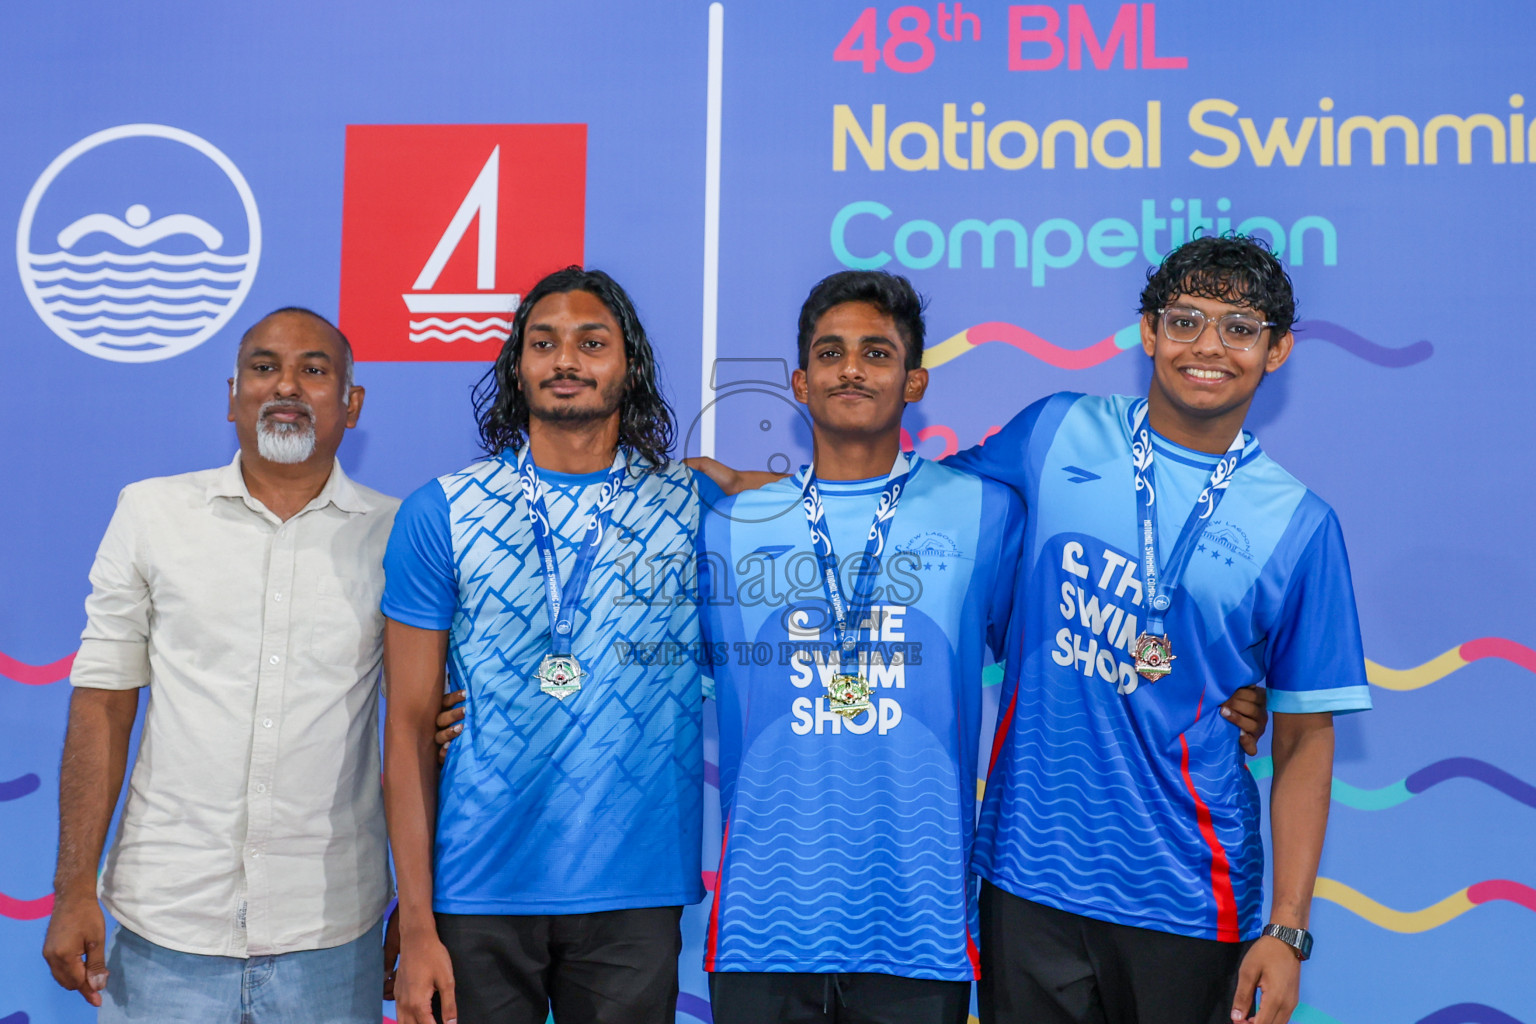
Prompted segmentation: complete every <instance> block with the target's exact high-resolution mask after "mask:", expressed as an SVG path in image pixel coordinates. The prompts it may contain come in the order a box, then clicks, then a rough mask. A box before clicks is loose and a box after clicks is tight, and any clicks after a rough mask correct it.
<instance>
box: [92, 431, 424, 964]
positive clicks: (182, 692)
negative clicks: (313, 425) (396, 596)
mask: <svg viewBox="0 0 1536 1024" xmlns="http://www.w3.org/2000/svg"><path fill="white" fill-rule="evenodd" d="M398 505H399V502H398V501H396V500H395V499H394V498H390V497H387V496H386V495H383V494H380V493H378V492H377V491H373V490H370V489H369V488H366V487H363V486H360V485H359V484H356V483H354V482H353V481H352V480H350V479H348V477H347V475H346V474H345V473H343V472H342V469H341V465H340V464H339V463H338V464H337V465H336V466H335V467H334V468H333V469H332V471H331V476H330V478H329V479H328V480H327V481H326V484H325V487H324V489H323V490H321V492H320V494H319V495H318V496H317V497H316V498H315V499H314V500H313V501H311V502H310V503H309V504H308V505H306V506H305V507H304V509H303V510H302V511H301V512H299V513H298V514H297V515H295V516H294V517H293V518H292V519H289V520H288V521H287V522H283V521H281V520H279V519H278V518H277V517H276V516H275V515H273V514H272V513H271V512H270V511H268V510H267V508H266V507H265V506H264V505H262V504H261V503H260V502H259V501H257V500H256V499H254V498H252V497H251V494H250V491H249V490H247V489H246V486H245V479H244V477H243V475H242V474H241V471H240V457H239V455H236V456H235V460H234V462H232V463H231V464H230V465H228V466H225V467H223V468H221V469H211V470H205V471H203V472H199V473H186V474H183V475H181V476H172V477H161V478H159V479H154V480H145V481H142V482H140V483H136V484H131V485H130V486H128V487H126V488H124V489H123V492H122V494H121V495H120V496H119V498H118V504H117V511H116V513H115V514H114V515H113V516H112V522H111V525H109V526H108V527H107V533H106V536H105V537H104V538H103V540H102V542H101V548H100V550H99V551H98V552H97V553H96V562H95V564H94V565H93V566H92V568H91V596H90V597H89V598H88V599H87V601H86V614H87V620H88V622H87V625H86V628H85V633H84V636H83V638H82V639H81V643H80V653H79V654H78V655H77V656H76V658H75V663H74V668H73V670H72V671H71V673H70V682H71V683H73V684H74V685H75V686H87V687H98V688H102V689H109V690H126V689H132V688H135V687H140V686H148V687H149V688H150V697H149V708H148V711H147V712H146V715H145V720H144V731H143V736H142V738H141V740H140V744H139V754H138V760H137V762H136V763H135V764H134V768H133V776H132V780H131V781H130V783H129V789H128V802H127V805H126V807H125V809H124V811H123V818H122V822H121V824H120V825H119V827H118V832H117V839H116V841H115V843H114V844H113V846H112V850H111V852H110V853H109V854H108V857H107V866H106V871H105V872H104V873H103V875H102V878H101V887H100V888H101V897H102V901H103V902H104V903H105V904H106V906H107V909H108V910H110V911H111V912H112V914H113V915H114V916H116V917H117V919H118V920H119V921H121V922H122V923H123V925H125V926H126V927H127V928H129V929H130V930H131V931H133V932H136V933H137V934H139V935H142V936H143V937H144V938H147V939H149V940H150V941H151V942H155V943H159V944H160V945H162V946H168V947H170V948H172V949H178V950H182V951H184V952H188V953H203V954H214V955H219V956H237V957H244V956H261V955H267V954H274V953H285V952H290V951H294V950H303V949H323V948H326V947H329V946H337V945H341V944H342V943H346V942H350V941H351V940H353V939H355V938H357V937H358V936H359V935H361V934H363V932H365V931H367V930H368V928H370V927H371V926H372V925H373V924H374V922H376V921H378V920H379V918H380V916H381V915H382V914H383V911H384V908H385V905H386V904H387V902H388V900H389V895H390V883H389V874H388V866H387V860H386V856H387V854H386V840H385V831H384V809H383V797H382V793H381V791H380V786H379V745H378V729H379V727H378V698H379V689H378V685H379V674H380V665H381V662H382V660H383V626H384V620H383V618H382V616H381V615H380V613H379V598H380V596H381V595H382V593H383V590H384V565H383V561H384V546H385V544H386V542H387V541H388V539H389V531H390V527H391V526H392V525H393V523H394V518H395V509H396V508H397V507H398Z"/></svg>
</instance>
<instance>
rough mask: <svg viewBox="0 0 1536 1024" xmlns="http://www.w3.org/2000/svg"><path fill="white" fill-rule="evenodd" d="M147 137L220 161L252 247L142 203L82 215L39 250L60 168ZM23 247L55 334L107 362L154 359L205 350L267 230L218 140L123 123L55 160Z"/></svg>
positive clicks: (29, 209)
mask: <svg viewBox="0 0 1536 1024" xmlns="http://www.w3.org/2000/svg"><path fill="white" fill-rule="evenodd" d="M145 136H148V137H152V138H163V139H168V140H171V141H174V142H180V143H183V144H185V145H188V146H191V147H192V148H193V149H196V150H197V151H198V152H200V153H202V154H203V155H204V156H206V157H208V158H209V159H210V160H212V161H213V162H214V163H215V164H216V165H218V166H219V168H220V170H222V171H223V172H224V174H225V175H226V176H227V177H228V178H229V180H230V183H231V184H233V185H234V186H235V190H236V191H237V192H238V193H239V195H240V199H241V202H242V204H243V205H244V207H245V211H246V219H247V226H248V231H247V235H248V237H249V239H250V244H249V247H248V250H247V251H246V252H243V253H229V252H223V251H221V250H223V249H225V248H226V241H227V239H226V237H225V234H224V232H222V231H220V230H219V229H218V228H217V227H215V226H214V225H213V224H211V223H209V222H208V221H207V220H205V219H203V218H201V217H198V216H196V215H194V214H190V213H184V212H176V213H168V214H166V215H164V216H161V217H158V218H156V217H154V216H153V213H152V211H151V210H150V208H149V207H148V206H147V205H145V204H144V203H142V202H140V203H134V204H132V205H131V206H129V207H128V208H127V209H126V210H124V211H123V213H122V216H120V217H119V216H117V215H115V214H111V213H105V212H95V213H87V214H85V215H84V216H81V217H78V218H76V219H74V220H72V221H70V222H69V223H68V224H66V225H65V226H64V227H63V228H62V229H61V230H59V231H58V232H57V233H56V234H55V235H54V236H53V237H52V238H49V239H46V240H42V239H39V240H38V241H41V242H42V243H43V244H42V248H43V249H44V250H45V251H42V252H37V251H34V246H33V242H34V240H33V238H32V226H33V220H34V217H35V215H36V213H37V207H38V204H39V202H40V201H41V199H42V197H43V194H44V193H46V191H47V190H48V186H49V185H51V184H52V183H53V180H54V179H55V178H56V177H57V176H58V174H59V173H60V172H61V171H62V170H64V168H65V167H67V166H68V165H69V164H70V163H71V162H73V161H74V160H75V159H76V158H78V157H79V156H81V155H82V154H84V153H86V152H88V151H89V150H91V149H95V148H96V147H98V146H101V145H104V144H106V143H109V142H114V141H116V140H118V139H124V138H137V137H145ZM49 243H52V244H51V245H50V244H49ZM165 243H169V244H165ZM16 245H17V265H18V268H19V270H20V272H21V279H22V285H23V287H24V288H25V290H26V292H27V297H28V299H29V300H30V301H31V303H32V307H33V309H35V310H36V311H37V313H38V315H39V316H40V317H41V318H42V320H43V322H44V323H45V324H47V325H48V327H49V328H50V329H52V330H53V332H54V333H55V334H57V335H58V336H59V337H61V338H63V339H64V340H65V341H67V342H69V343H70V344H71V345H73V346H75V347H76V348H78V349H80V350H81V351H84V352H89V353H90V354H91V355H95V356H99V357H101V358H103V359H109V360H112V361H115V362H150V361H154V360H159V359H166V358H168V357H170V356H174V355H179V354H180V353H182V352H186V351H188V350H189V349H191V348H194V347H196V346H197V345H199V344H201V343H202V342H203V341H205V340H207V339H208V338H209V337H211V336H212V335H213V334H214V333H215V332H216V331H218V329H219V328H220V327H222V326H224V324H226V323H228V321H229V320H230V318H231V317H232V316H234V313H235V311H236V310H237V309H238V308H239V306H240V303H241V302H242V301H243V300H244V298H245V296H246V294H247V292H249V290H250V286H251V283H252V281H253V280H254V278H255V272H256V265H257V260H258V258H259V256H260V246H261V228H260V222H259V220H258V217H257V213H256V204H255V200H254V198H253V197H252V196H251V193H250V188H249V186H248V185H247V184H246V182H245V179H244V177H242V176H241V175H240V172H239V170H238V169H236V168H235V166H234V164H233V163H231V162H230V161H229V159H228V157H226V156H224V154H223V153H221V152H219V150H217V149H216V148H214V147H213V146H212V145H211V144H209V143H208V142H206V141H205V140H203V139H201V138H198V137H197V136H195V135H192V134H191V133H190V132H184V131H182V130H180V129H177V128H170V127H167V126H164V125H122V126H119V127H117V128H109V129H107V130H106V131H102V132H97V133H96V134H94V135H91V136H88V137H87V138H85V139H82V140H81V141H80V142H77V143H76V144H75V145H74V146H71V147H70V148H69V149H67V150H65V151H64V152H63V153H61V154H60V155H59V157H58V158H57V159H55V160H54V161H53V163H52V164H50V165H49V167H48V169H47V170H46V171H44V172H43V175H42V177H40V178H39V179H38V180H37V183H36V184H34V185H33V187H32V192H31V193H30V194H29V195H28V197H27V202H26V205H25V206H24V207H23V210H22V218H21V223H20V225H19V226H18V230H17V239H16Z"/></svg>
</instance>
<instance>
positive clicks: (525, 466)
mask: <svg viewBox="0 0 1536 1024" xmlns="http://www.w3.org/2000/svg"><path fill="white" fill-rule="evenodd" d="M627 472H628V463H627V460H626V458H625V453H624V452H623V451H622V450H620V451H619V452H618V454H617V455H615V456H614V459H613V468H612V469H610V470H609V471H608V478H607V479H606V480H604V481H603V486H602V490H600V491H599V492H598V495H597V503H596V504H594V505H593V506H592V509H591V511H589V512H588V513H587V526H586V530H585V534H584V536H583V537H582V541H581V547H580V548H578V549H577V552H576V562H575V564H574V565H573V566H572V567H571V578H570V579H568V580H566V581H565V586H563V587H562V586H561V585H560V563H559V561H558V560H557V559H556V556H555V539H554V536H553V534H552V533H551V532H550V528H549V509H548V508H547V507H546V506H545V504H544V495H545V494H547V493H548V492H549V485H548V484H547V483H545V482H544V481H543V480H540V479H539V474H538V470H537V469H536V468H535V467H534V464H533V459H531V458H530V457H529V456H528V446H527V445H524V446H523V450H522V451H520V452H518V455H517V475H518V479H519V481H520V482H521V483H522V486H523V507H524V509H525V510H526V511H527V513H528V525H529V526H530V527H531V528H532V529H533V543H534V546H535V547H536V548H537V549H538V552H539V565H540V569H541V570H542V571H543V573H544V596H545V597H546V599H547V600H548V601H549V622H550V648H551V649H552V651H553V653H554V654H556V655H559V656H567V655H569V654H570V653H571V644H572V642H573V641H574V640H575V632H576V609H577V608H578V607H580V606H581V592H582V591H583V590H585V589H586V587H587V577H588V576H589V575H591V573H592V564H593V563H594V562H596V561H597V549H598V548H599V547H600V546H601V545H602V543H603V532H604V531H605V530H606V529H607V527H608V521H609V519H610V518H612V515H613V503H614V499H615V498H617V497H618V496H619V492H620V491H621V490H623V489H624V477H625V475H626V473H627Z"/></svg>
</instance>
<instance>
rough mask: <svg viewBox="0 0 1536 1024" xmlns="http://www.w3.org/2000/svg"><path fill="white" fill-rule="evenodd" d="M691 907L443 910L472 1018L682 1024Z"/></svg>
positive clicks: (465, 1016) (500, 1023) (441, 919)
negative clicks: (686, 914)
mask: <svg viewBox="0 0 1536 1024" xmlns="http://www.w3.org/2000/svg"><path fill="white" fill-rule="evenodd" d="M682 914H683V908H682V907H649V908H645V909H642V910H608V911H601V912H597V913H591V914H547V915H537V916H527V917H524V916H511V915H472V914H438V915H437V934H438V937H439V938H441V939H442V942H443V945H444V946H446V947H447V948H448V956H449V958H450V959H451V960H452V961H453V981H454V990H455V996H456V998H457V1000H458V1007H459V1020H460V1021H461V1022H462V1024H544V1022H545V1020H546V1019H547V1018H548V1016H549V1013H550V1011H551V1010H553V1011H554V1015H555V1020H556V1021H557V1022H558V1024H674V1021H675V1020H676V1017H677V956H678V954H679V953H680V952H682V948H683V938H682V931H681V929H680V928H679V927H678V922H679V920H680V919H681V918H682Z"/></svg>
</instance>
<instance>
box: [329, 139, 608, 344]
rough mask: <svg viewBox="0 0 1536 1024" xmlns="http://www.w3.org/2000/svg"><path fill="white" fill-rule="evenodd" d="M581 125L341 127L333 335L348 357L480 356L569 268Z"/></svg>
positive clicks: (579, 231) (579, 223)
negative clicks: (552, 277) (339, 333)
mask: <svg viewBox="0 0 1536 1024" xmlns="http://www.w3.org/2000/svg"><path fill="white" fill-rule="evenodd" d="M586 153H587V126H586V125H584V124H502V125H495V124H489V125H487V124H470V125H452V124H427V125H422V124H408V125H348V126H347V156H346V173H345V181H346V184H345V194H344V196H343V201H342V232H341V328H342V330H344V331H345V332H346V333H347V335H348V337H349V338H351V339H352V344H353V347H354V350H355V351H356V355H357V358H358V359H360V360H376V361H391V362H440V361H489V360H493V359H495V358H496V356H497V355H498V354H499V353H500V351H501V345H502V342H503V341H505V340H506V337H507V333H508V331H509V330H510V329H511V326H512V315H513V313H515V312H516V310H517V306H518V303H519V302H521V301H522V296H523V295H524V294H526V293H527V291H528V289H529V288H531V287H532V286H533V285H534V284H535V283H536V282H537V281H538V280H539V278H541V277H543V276H544V275H545V274H547V273H549V272H551V271H554V270H558V269H560V268H561V267H564V266H568V265H571V264H580V263H581V262H582V252H583V243H584V236H585V232H586V178H587V167H586Z"/></svg>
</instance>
